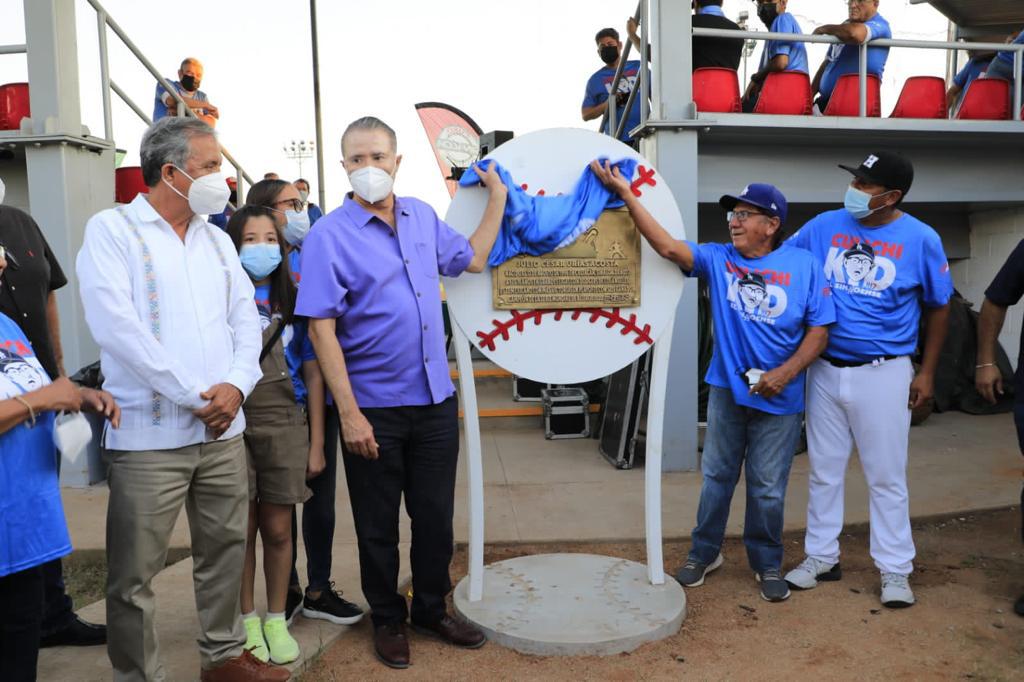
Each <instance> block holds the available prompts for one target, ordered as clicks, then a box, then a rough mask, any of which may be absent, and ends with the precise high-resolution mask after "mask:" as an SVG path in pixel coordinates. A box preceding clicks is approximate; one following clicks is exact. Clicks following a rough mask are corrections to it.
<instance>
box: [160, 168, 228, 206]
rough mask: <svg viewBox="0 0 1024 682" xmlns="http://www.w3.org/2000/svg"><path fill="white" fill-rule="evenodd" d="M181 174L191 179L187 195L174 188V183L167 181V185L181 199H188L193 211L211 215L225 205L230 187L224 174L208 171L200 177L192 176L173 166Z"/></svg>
mask: <svg viewBox="0 0 1024 682" xmlns="http://www.w3.org/2000/svg"><path fill="white" fill-rule="evenodd" d="M175 168H177V169H178V170H179V171H181V174H182V175H184V176H185V177H186V178H188V179H189V180H191V181H192V185H191V186H190V187H189V188H188V196H187V197H186V196H185V195H184V194H182V193H181V192H179V191H178V190H177V189H175V187H174V185H172V184H171V183H169V182H167V180H166V179H164V182H165V183H167V186H168V187H170V188H171V189H172V190H173V191H174V193H175V194H177V195H178V196H179V197H181V198H182V199H188V206H189V208H191V209H192V212H193V213H199V214H202V215H212V214H214V213H220V212H221V211H223V210H224V207H225V206H227V203H228V199H229V198H230V197H231V188H230V187H228V183H227V181H226V180H225V179H224V174H223V173H221V172H220V171H218V172H216V173H210V174H209V175H204V176H202V177H201V178H193V177H192V176H191V175H189V174H188V173H186V172H185V171H183V170H181V169H180V168H178V167H177V166H175Z"/></svg>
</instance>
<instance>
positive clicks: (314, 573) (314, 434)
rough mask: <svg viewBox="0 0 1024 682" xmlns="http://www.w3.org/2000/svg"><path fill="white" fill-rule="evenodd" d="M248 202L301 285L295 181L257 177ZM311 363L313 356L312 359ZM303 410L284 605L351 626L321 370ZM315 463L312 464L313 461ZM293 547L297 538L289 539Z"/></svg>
mask: <svg viewBox="0 0 1024 682" xmlns="http://www.w3.org/2000/svg"><path fill="white" fill-rule="evenodd" d="M246 205H249V206H263V207H265V208H268V209H270V210H271V212H272V213H273V214H274V221H275V224H276V225H277V227H278V229H280V230H281V233H282V235H283V236H284V240H285V242H286V249H287V258H288V267H289V270H290V272H291V276H292V281H293V282H294V283H295V285H296V286H301V283H302V275H301V271H300V266H301V262H302V257H301V256H302V243H303V241H304V240H305V238H306V235H307V234H309V229H310V223H309V215H308V213H307V212H306V211H305V210H304V206H303V202H302V197H301V196H300V194H299V191H298V190H297V189H296V188H295V186H294V185H293V184H292V183H290V182H286V181H284V180H261V181H260V182H257V183H256V184H255V185H253V186H252V189H250V190H249V194H248V196H247V197H246ZM292 327H293V328H294V330H295V334H296V336H297V337H299V336H301V337H304V336H305V335H306V334H307V327H306V321H305V319H303V318H296V319H295V320H294V321H293V323H292ZM314 363H315V360H314ZM306 390H307V391H308V395H307V396H306V409H307V412H308V417H309V442H310V460H309V461H310V463H311V465H310V469H309V471H308V472H307V485H308V486H309V490H310V492H311V493H312V497H310V498H309V499H308V500H306V502H305V503H304V504H303V505H302V540H303V544H304V546H305V548H306V574H307V578H308V583H307V586H306V591H305V593H303V591H302V588H301V587H300V585H299V576H298V572H297V571H296V570H295V557H297V554H296V553H293V560H292V574H291V579H290V586H289V589H288V600H287V606H286V608H285V613H286V614H287V619H288V621H289V622H290V621H291V619H292V618H293V616H294V615H295V613H296V612H297V611H298V610H299V609H300V607H301V609H302V615H304V616H306V617H307V618H318V619H321V620H327V621H330V622H332V623H335V624H338V625H352V624H354V623H357V622H358V621H359V620H360V619H361V618H362V617H363V611H362V609H360V608H359V607H358V606H356V605H355V604H353V603H352V602H349V601H347V600H345V599H342V598H341V593H340V592H336V591H335V590H334V589H333V588H334V583H333V582H332V581H331V551H332V547H333V545H334V497H335V487H336V481H337V470H338V468H337V464H338V458H337V443H338V436H339V426H338V412H337V410H335V409H334V408H333V406H331V407H328V406H327V402H326V390H325V386H324V381H323V375H322V374H321V373H320V371H319V369H317V371H316V372H313V373H312V374H311V375H310V376H309V377H308V378H307V380H306ZM314 464H315V466H314ZM292 535H293V536H296V540H297V535H298V528H297V523H296V516H295V515H294V514H293V515H292ZM293 547H297V542H293Z"/></svg>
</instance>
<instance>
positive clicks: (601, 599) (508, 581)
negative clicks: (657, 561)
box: [454, 554, 686, 656]
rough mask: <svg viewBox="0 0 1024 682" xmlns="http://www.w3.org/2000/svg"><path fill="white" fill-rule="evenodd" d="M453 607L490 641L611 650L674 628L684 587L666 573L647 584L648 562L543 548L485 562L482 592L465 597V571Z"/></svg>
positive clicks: (560, 650) (572, 651) (681, 613)
mask: <svg viewBox="0 0 1024 682" xmlns="http://www.w3.org/2000/svg"><path fill="white" fill-rule="evenodd" d="M454 600H455V609H456V611H457V612H458V613H459V615H461V616H462V617H463V618H465V619H466V620H468V621H470V622H472V623H474V624H476V625H477V626H478V627H480V628H482V629H483V630H484V631H485V632H486V633H487V636H488V637H489V638H490V639H491V641H493V642H495V643H497V644H501V645H502V646H506V647H508V648H510V649H515V650H516V651H520V652H522V653H526V654H534V655H539V656H582V655H611V654H618V653H622V652H625V651H632V650H633V649H636V648H637V647H638V646H640V645H641V644H644V643H646V642H653V641H657V640H659V639H664V638H665V637H669V636H671V635H674V634H675V633H676V632H678V631H679V628H680V626H681V625H682V623H683V618H684V617H685V615H686V595H685V594H684V593H683V588H682V587H680V586H679V584H678V583H676V582H675V581H674V580H672V579H671V578H669V579H667V580H666V581H665V584H663V585H651V584H650V582H649V581H648V579H647V568H646V567H645V566H644V565H643V564H638V563H636V562H633V561H626V560H625V559H616V558H612V557H604V556H595V555H593V554H540V555H535V556H525V557H518V558H516V559H509V560H507V561H500V562H498V563H495V564H491V565H490V566H487V567H486V568H485V570H484V597H483V599H481V600H480V601H476V602H471V601H469V579H468V578H464V579H463V580H462V581H461V582H459V584H458V586H457V587H456V588H455V595H454Z"/></svg>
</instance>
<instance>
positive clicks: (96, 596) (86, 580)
mask: <svg viewBox="0 0 1024 682" xmlns="http://www.w3.org/2000/svg"><path fill="white" fill-rule="evenodd" d="M191 555H192V552H191V550H190V549H189V548H187V547H175V548H172V549H171V550H170V551H168V552H167V563H166V564H164V566H165V567H166V566H170V565H172V564H176V563H178V562H179V561H181V560H182V559H186V558H188V557H189V556H191ZM62 563H63V566H64V585H65V589H66V590H67V593H68V596H69V597H71V599H72V601H74V604H75V608H76V609H78V608H81V607H83V606H86V605H87V604H92V603H93V602H97V601H100V600H101V599H104V598H105V597H106V592H107V553H106V551H105V550H102V549H84V550H80V551H77V552H72V553H71V554H70V555H68V556H66V557H64V559H63V560H62Z"/></svg>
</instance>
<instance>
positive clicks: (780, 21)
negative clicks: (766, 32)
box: [760, 12, 807, 73]
mask: <svg viewBox="0 0 1024 682" xmlns="http://www.w3.org/2000/svg"><path fill="white" fill-rule="evenodd" d="M771 32H772V33H803V29H801V28H800V23H799V22H798V21H797V20H796V17H794V16H793V15H792V14H790V13H789V12H783V13H782V14H780V15H779V16H777V17H775V21H773V22H772V30H771ZM782 54H784V55H786V56H787V57H789V64H788V65H787V66H786V71H803V72H804V73H807V48H806V47H804V44H803V43H791V42H787V41H784V40H769V41H768V42H767V43H765V46H764V51H763V52H762V53H761V67H760V68H761V69H763V68H765V67H766V66H768V62H770V61H771V60H772V59H774V58H776V57H778V56H779V55H782Z"/></svg>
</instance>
